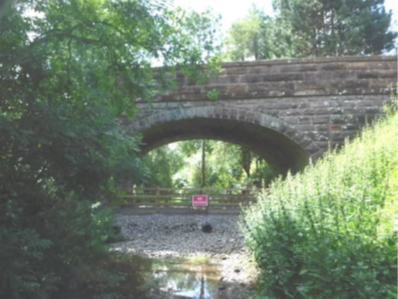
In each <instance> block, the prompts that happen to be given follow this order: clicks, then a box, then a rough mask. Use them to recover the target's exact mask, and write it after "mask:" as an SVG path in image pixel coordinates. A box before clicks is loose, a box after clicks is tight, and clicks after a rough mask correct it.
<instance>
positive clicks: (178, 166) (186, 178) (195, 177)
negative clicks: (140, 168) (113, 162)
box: [144, 140, 274, 188]
mask: <svg viewBox="0 0 398 299" xmlns="http://www.w3.org/2000/svg"><path fill="white" fill-rule="evenodd" d="M205 151H206V163H205V164H206V169H205V172H206V174H205V178H206V184H205V185H206V186H207V187H218V188H241V187H250V186H257V187H266V186H267V185H268V184H269V182H270V181H271V180H272V179H273V177H274V174H273V172H272V169H271V168H270V167H269V166H268V164H267V163H266V161H264V160H263V159H261V158H260V157H258V156H257V155H255V154H253V153H251V152H248V153H249V156H248V158H249V159H248V161H246V163H245V164H247V165H246V168H247V166H248V168H249V176H248V175H247V174H246V173H245V171H244V167H243V166H244V164H243V161H242V148H241V147H240V146H238V145H235V144H230V143H226V142H221V141H215V140H206V146H205ZM201 158H202V141H201V140H191V141H182V142H178V143H175V144H173V145H172V146H168V145H167V146H164V147H160V148H157V149H155V150H153V151H151V152H150V153H149V154H148V155H147V156H146V157H144V162H145V166H146V167H147V168H148V170H149V173H150V177H151V179H150V180H149V181H148V182H147V184H148V185H149V186H153V187H154V186H164V187H177V188H184V187H200V186H201V184H202V167H201V166H202V160H201Z"/></svg>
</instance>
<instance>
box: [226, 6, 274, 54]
mask: <svg viewBox="0 0 398 299" xmlns="http://www.w3.org/2000/svg"><path fill="white" fill-rule="evenodd" d="M269 22H270V18H269V17H267V16H265V14H264V13H263V12H262V11H261V10H259V9H258V8H256V7H255V6H253V7H252V8H251V9H250V10H249V12H248V14H247V15H246V16H245V17H244V18H243V19H240V20H238V21H236V22H234V23H233V24H232V26H231V28H230V29H229V31H228V35H227V38H226V41H225V44H226V51H225V58H226V60H231V61H239V60H242V61H244V60H247V59H255V60H258V59H267V58H270V57H271V52H270V51H269V48H270V45H269V38H268V30H269V29H268V24H269Z"/></svg>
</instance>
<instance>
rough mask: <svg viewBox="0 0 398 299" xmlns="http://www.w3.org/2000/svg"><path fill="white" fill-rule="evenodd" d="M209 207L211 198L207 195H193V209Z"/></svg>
mask: <svg viewBox="0 0 398 299" xmlns="http://www.w3.org/2000/svg"><path fill="white" fill-rule="evenodd" d="M208 205H209V197H208V196H207V195H193V196H192V206H193V207H207V206H208Z"/></svg>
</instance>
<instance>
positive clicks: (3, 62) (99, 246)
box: [0, 0, 214, 298]
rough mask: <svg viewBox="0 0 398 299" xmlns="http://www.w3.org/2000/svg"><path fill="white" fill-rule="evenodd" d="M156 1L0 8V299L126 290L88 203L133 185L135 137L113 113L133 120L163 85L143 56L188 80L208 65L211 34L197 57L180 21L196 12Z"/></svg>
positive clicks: (105, 216)
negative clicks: (140, 103) (126, 181)
mask: <svg viewBox="0 0 398 299" xmlns="http://www.w3.org/2000/svg"><path fill="white" fill-rule="evenodd" d="M167 4H168V3H167V1H158V2H151V1H145V0H139V1H109V0H86V1H83V0H71V1H56V0H49V1H34V0H19V1H10V2H9V3H8V5H5V6H1V8H2V9H6V11H5V12H4V13H3V12H1V13H0V17H1V19H0V242H1V246H0V268H1V269H2V271H0V272H1V273H0V297H1V298H119V295H123V294H121V293H120V292H119V290H118V288H123V286H126V279H132V281H131V282H128V283H127V285H128V286H129V287H128V289H129V290H130V291H134V290H135V289H136V288H137V284H135V283H134V282H135V281H139V277H134V278H132V277H131V275H133V276H136V272H135V271H131V269H128V271H131V274H128V275H127V274H126V273H123V271H122V270H121V269H122V268H123V267H122V266H121V265H120V264H119V262H118V261H115V260H114V259H113V258H112V256H110V253H109V249H108V245H106V242H107V240H109V237H110V236H112V235H113V232H112V229H111V225H112V222H113V221H112V217H111V214H109V211H107V210H106V209H104V208H102V205H101V204H100V203H104V202H106V201H107V200H108V199H111V198H112V196H113V189H114V182H115V180H116V179H117V178H118V177H119V176H124V175H126V174H128V175H129V176H130V177H131V178H132V179H133V180H134V181H136V182H142V181H143V179H144V176H143V175H142V173H143V166H142V165H141V163H140V161H139V160H138V159H137V158H136V157H137V151H138V140H136V139H134V138H131V136H129V135H128V133H127V132H126V130H125V129H124V128H123V127H122V126H121V123H120V119H119V117H133V116H134V114H135V112H136V107H135V105H134V101H133V100H134V99H136V98H143V99H150V98H151V97H152V95H153V94H155V93H156V92H158V91H159V90H161V88H163V87H164V86H162V84H161V82H158V81H156V80H155V79H154V76H153V73H152V68H151V63H153V61H154V60H155V59H158V60H161V61H162V63H163V64H164V65H167V66H173V67H174V66H175V65H176V64H184V65H181V68H182V69H184V68H185V67H186V68H187V69H189V70H190V72H191V73H192V75H193V76H194V75H195V72H194V70H195V66H197V65H199V64H200V63H203V62H206V61H213V60H214V58H213V56H212V55H211V54H210V52H211V44H210V40H211V31H210V33H208V34H209V37H208V39H207V40H206V51H207V52H206V53H207V55H206V56H204V55H203V56H198V53H200V52H201V49H203V44H199V43H198V42H197V40H196V43H194V42H193V40H194V39H195V35H194V34H193V33H192V32H191V31H189V30H188V29H185V28H184V27H183V25H181V24H186V23H190V24H191V25H192V26H193V25H194V24H196V22H199V21H200V20H201V17H200V15H197V16H196V18H195V19H192V20H188V19H187V18H188V17H189V16H184V15H181V11H179V10H178V11H172V10H170V9H169V6H168V5H167ZM205 24H208V23H205ZM188 32H190V33H189V34H188ZM199 33H200V29H198V34H199ZM198 76H199V75H198ZM202 77H203V76H202ZM126 294H127V292H126ZM129 296H130V297H131V296H132V295H129ZM140 297H142V296H141V295H140Z"/></svg>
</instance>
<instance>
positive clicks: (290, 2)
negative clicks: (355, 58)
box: [273, 0, 397, 57]
mask: <svg viewBox="0 0 398 299" xmlns="http://www.w3.org/2000/svg"><path fill="white" fill-rule="evenodd" d="M383 4H384V1H383V0H366V1H363V0H308V1H300V0H275V1H274V9H275V12H276V16H275V21H274V23H273V26H274V27H275V26H276V27H279V28H274V29H273V31H274V32H275V37H274V38H275V40H274V42H275V43H279V44H280V46H279V48H287V50H286V49H285V50H284V51H283V50H282V51H281V50H280V49H279V51H275V52H276V55H277V56H293V57H308V56H342V55H369V54H375V55H379V54H382V53H383V52H386V51H389V50H391V49H393V47H394V39H395V38H396V36H397V34H396V33H394V32H392V31H391V28H390V25H391V16H392V12H391V11H390V12H386V11H385V8H384V5H383Z"/></svg>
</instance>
